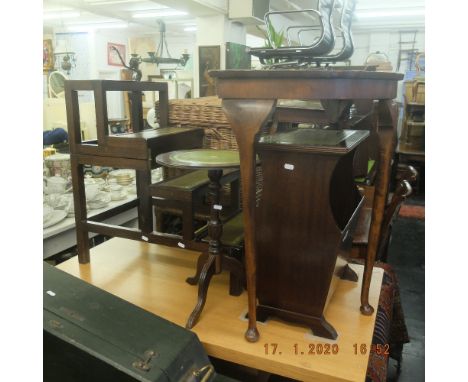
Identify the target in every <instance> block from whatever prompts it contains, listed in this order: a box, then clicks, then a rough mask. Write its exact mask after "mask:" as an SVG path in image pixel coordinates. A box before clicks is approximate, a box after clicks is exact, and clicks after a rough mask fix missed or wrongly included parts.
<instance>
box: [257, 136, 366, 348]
mask: <svg viewBox="0 0 468 382" xmlns="http://www.w3.org/2000/svg"><path fill="white" fill-rule="evenodd" d="M368 135H369V132H368V131H365V130H360V131H359V130H320V129H298V130H296V131H293V132H287V133H279V134H275V135H268V136H264V137H262V138H261V139H260V141H259V142H258V143H257V145H256V148H257V152H258V155H259V157H260V160H261V165H262V171H263V193H262V198H261V200H260V203H259V206H258V208H257V210H256V213H255V214H256V219H257V232H256V235H257V243H256V244H257V297H258V306H257V316H258V319H259V320H261V321H263V320H264V319H266V318H267V317H268V316H269V315H274V316H277V317H280V318H283V319H285V320H287V321H292V322H297V323H301V324H305V325H308V326H309V327H310V328H311V329H312V331H313V333H314V334H315V335H317V336H320V337H325V338H331V339H335V338H336V337H337V332H336V331H335V329H334V328H333V326H332V325H331V324H329V323H328V322H327V320H326V319H325V317H324V311H325V310H326V307H327V305H328V303H329V301H330V299H331V297H332V296H333V293H334V291H335V288H336V285H337V281H338V279H339V278H344V279H348V280H352V281H357V276H356V275H355V274H354V272H353V271H351V270H350V268H349V267H348V266H347V262H346V259H347V257H348V255H349V252H350V250H351V243H352V241H353V232H354V228H355V225H356V222H357V217H358V215H359V210H360V208H361V205H362V201H363V198H362V197H361V195H360V194H359V192H358V190H357V188H356V186H355V184H354V180H353V157H354V152H355V149H356V148H357V147H358V146H359V144H361V143H362V142H363V141H365V139H366V138H367V137H368Z"/></svg>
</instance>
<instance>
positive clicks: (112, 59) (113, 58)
mask: <svg viewBox="0 0 468 382" xmlns="http://www.w3.org/2000/svg"><path fill="white" fill-rule="evenodd" d="M113 47H115V48H116V49H117V50H118V51H119V53H120V56H121V57H122V59H123V60H124V61H125V58H126V47H125V45H123V44H115V43H113V42H108V43H107V64H108V65H112V66H122V67H123V65H122V61H121V60H120V58H119V55H118V54H117V52H116V51H115V50H114V49H113Z"/></svg>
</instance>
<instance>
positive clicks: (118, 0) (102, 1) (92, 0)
mask: <svg viewBox="0 0 468 382" xmlns="http://www.w3.org/2000/svg"><path fill="white" fill-rule="evenodd" d="M85 2H86V3H89V5H108V4H124V3H133V2H135V0H85Z"/></svg>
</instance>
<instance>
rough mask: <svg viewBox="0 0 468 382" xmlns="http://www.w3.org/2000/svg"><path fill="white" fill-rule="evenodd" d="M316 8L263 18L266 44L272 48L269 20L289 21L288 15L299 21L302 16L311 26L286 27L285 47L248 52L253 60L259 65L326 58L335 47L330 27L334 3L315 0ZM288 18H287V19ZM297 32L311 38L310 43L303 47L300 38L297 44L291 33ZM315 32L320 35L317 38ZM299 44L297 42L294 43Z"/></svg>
mask: <svg viewBox="0 0 468 382" xmlns="http://www.w3.org/2000/svg"><path fill="white" fill-rule="evenodd" d="M316 2H317V5H316V8H310V9H301V10H288V11H270V12H267V13H266V14H265V25H266V26H267V33H268V40H269V42H270V45H271V46H274V44H273V43H272V40H273V39H272V36H271V32H270V31H271V26H272V22H271V17H272V16H274V15H283V16H285V17H288V18H291V15H293V16H296V17H297V18H298V19H299V17H300V16H301V15H302V16H303V17H304V16H305V17H308V18H309V19H311V20H310V22H311V24H309V22H307V23H306V24H304V23H300V24H299V25H293V26H289V27H288V28H287V42H288V46H280V47H277V48H250V49H249V53H250V54H251V55H253V56H256V57H259V59H260V62H261V63H262V64H267V62H266V61H265V60H269V59H272V60H274V61H276V62H278V61H280V60H286V61H293V60H297V58H298V57H312V56H319V55H326V54H328V53H329V52H330V51H331V50H332V49H333V47H334V44H335V36H334V31H333V26H332V23H331V15H332V11H333V6H334V2H335V0H316ZM286 15H287V16H286ZM293 30H296V33H298V32H299V31H302V32H301V33H302V34H303V33H304V32H308V34H309V35H310V37H311V40H312V41H311V42H309V43H308V44H307V45H303V44H302V36H301V38H300V39H299V37H297V39H296V41H294V40H293V38H292V37H291V34H292V31H293ZM315 31H319V32H320V33H319V35H318V36H317V35H316V33H315ZM297 40H300V41H297Z"/></svg>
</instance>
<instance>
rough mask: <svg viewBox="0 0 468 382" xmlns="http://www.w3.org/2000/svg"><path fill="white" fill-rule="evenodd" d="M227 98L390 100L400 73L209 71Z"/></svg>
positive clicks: (322, 70) (358, 71)
mask: <svg viewBox="0 0 468 382" xmlns="http://www.w3.org/2000/svg"><path fill="white" fill-rule="evenodd" d="M209 74H210V75H211V76H212V77H213V78H215V79H216V80H217V83H216V89H217V94H218V96H219V97H220V98H226V99H229V98H231V99H236V98H237V99H264V100H274V99H301V100H306V99H309V100H310V99H313V100H345V99H346V100H349V99H381V100H383V99H393V98H395V97H396V93H397V83H398V81H400V80H402V79H403V74H401V73H391V72H369V71H364V70H324V69H307V70H237V69H236V70H212V71H210V72H209Z"/></svg>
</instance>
